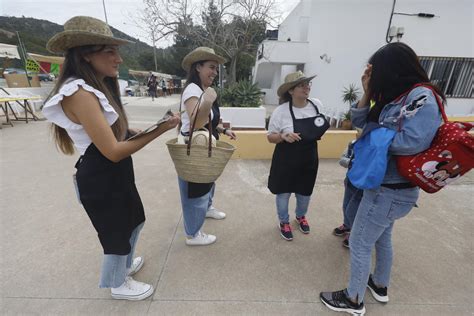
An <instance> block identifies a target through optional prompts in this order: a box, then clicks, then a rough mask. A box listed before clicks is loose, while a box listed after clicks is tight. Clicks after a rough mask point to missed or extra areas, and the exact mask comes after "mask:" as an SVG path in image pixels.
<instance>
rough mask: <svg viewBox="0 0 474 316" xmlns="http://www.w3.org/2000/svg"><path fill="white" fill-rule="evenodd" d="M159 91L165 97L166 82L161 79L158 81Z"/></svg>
mask: <svg viewBox="0 0 474 316" xmlns="http://www.w3.org/2000/svg"><path fill="white" fill-rule="evenodd" d="M160 86H161V91H163V96H164V97H166V93H167V89H166V81H165V79H164V78H163V79H161V81H160Z"/></svg>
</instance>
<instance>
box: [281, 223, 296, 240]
mask: <svg viewBox="0 0 474 316" xmlns="http://www.w3.org/2000/svg"><path fill="white" fill-rule="evenodd" d="M280 235H281V237H283V239H285V240H288V241H290V240H293V233H292V232H291V226H290V224H289V223H280Z"/></svg>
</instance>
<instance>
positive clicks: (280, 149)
mask: <svg viewBox="0 0 474 316" xmlns="http://www.w3.org/2000/svg"><path fill="white" fill-rule="evenodd" d="M314 77H315V76H311V77H306V76H305V75H304V74H303V73H302V72H301V71H298V72H294V73H290V74H288V75H287V76H286V77H285V82H284V83H283V84H282V85H281V86H280V87H279V88H278V91H277V93H278V96H279V97H280V106H278V107H277V108H276V109H275V111H274V112H273V113H272V116H271V118H270V123H269V126H268V135H267V138H268V141H269V142H270V143H274V144H276V146H275V151H274V152H273V158H272V165H271V169H270V176H269V177H268V188H269V189H270V191H271V192H272V193H273V194H276V207H277V213H278V219H279V222H280V224H279V229H280V234H281V236H282V237H283V238H284V239H285V240H292V239H293V233H292V231H291V226H290V221H289V215H288V202H289V199H290V196H291V193H295V196H296V223H297V225H298V228H299V229H300V231H301V232H303V233H304V234H308V233H309V231H310V228H309V224H308V221H307V220H306V212H307V211H308V205H309V201H310V198H311V194H312V193H313V187H314V183H315V181H316V175H317V172H318V160H319V159H318V148H317V140H319V139H320V138H321V136H322V135H323V134H324V133H325V132H326V130H327V129H328V128H329V123H328V121H327V120H326V118H325V117H324V115H322V114H320V113H319V110H318V106H319V107H320V108H321V107H322V104H321V102H320V101H319V100H318V99H311V100H310V99H309V92H310V91H311V80H312V79H313V78H314Z"/></svg>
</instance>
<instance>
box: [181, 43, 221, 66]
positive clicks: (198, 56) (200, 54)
mask: <svg viewBox="0 0 474 316" xmlns="http://www.w3.org/2000/svg"><path fill="white" fill-rule="evenodd" d="M201 60H213V61H216V62H217V63H219V64H223V63H225V62H226V59H225V58H224V57H222V56H219V55H217V54H216V53H215V52H214V50H213V49H212V48H209V47H198V48H196V49H195V50H193V51H192V52H190V53H189V54H187V55H186V56H185V57H184V58H183V62H182V63H181V67H183V69H184V70H186V71H189V70H190V69H191V66H192V64H194V63H195V62H197V61H201Z"/></svg>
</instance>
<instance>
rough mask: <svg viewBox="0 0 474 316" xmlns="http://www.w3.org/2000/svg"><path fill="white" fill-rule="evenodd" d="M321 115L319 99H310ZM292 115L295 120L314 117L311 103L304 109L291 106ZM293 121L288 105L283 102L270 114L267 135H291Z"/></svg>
mask: <svg viewBox="0 0 474 316" xmlns="http://www.w3.org/2000/svg"><path fill="white" fill-rule="evenodd" d="M310 100H311V101H312V102H313V103H314V105H315V106H316V107H317V108H318V111H319V112H320V113H321V108H322V107H323V104H322V103H321V101H319V99H313V98H312V99H310ZM293 113H294V114H295V119H303V118H308V117H314V116H316V114H317V113H316V109H315V108H314V106H313V104H312V103H311V102H308V104H306V106H305V107H303V108H297V107H295V106H293ZM293 131H294V130H293V119H292V117H291V113H290V103H289V102H285V103H283V104H281V105H279V106H278V107H277V108H276V109H275V110H274V111H273V113H272V116H271V117H270V122H269V123H268V135H270V134H272V133H293Z"/></svg>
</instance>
